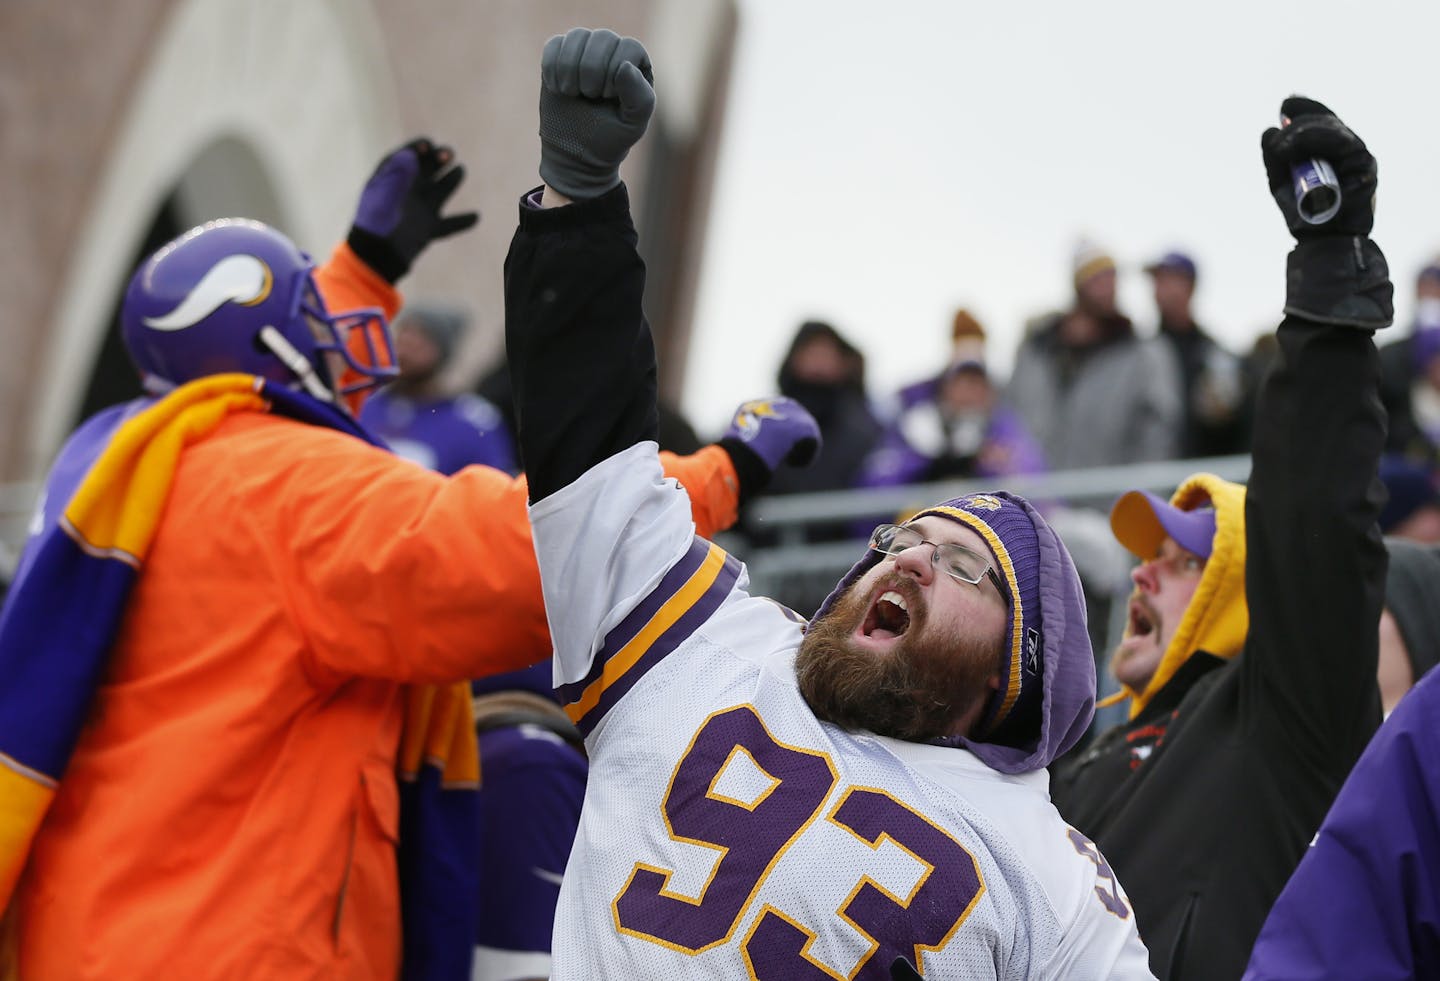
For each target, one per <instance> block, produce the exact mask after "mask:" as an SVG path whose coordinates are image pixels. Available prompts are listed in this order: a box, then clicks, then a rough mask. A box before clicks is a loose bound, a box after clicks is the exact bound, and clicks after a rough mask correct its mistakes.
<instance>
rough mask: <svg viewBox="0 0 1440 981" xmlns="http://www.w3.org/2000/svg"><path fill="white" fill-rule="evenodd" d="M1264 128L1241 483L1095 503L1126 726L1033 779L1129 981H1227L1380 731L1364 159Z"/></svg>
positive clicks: (1289, 131)
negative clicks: (1102, 524)
mask: <svg viewBox="0 0 1440 981" xmlns="http://www.w3.org/2000/svg"><path fill="white" fill-rule="evenodd" d="M1281 115H1282V116H1284V117H1288V118H1289V119H1291V120H1293V122H1291V123H1290V125H1289V126H1287V127H1286V128H1284V129H1271V130H1268V131H1266V133H1265V135H1264V137H1263V138H1262V141H1261V146H1262V154H1263V157H1264V160H1265V166H1266V171H1267V175H1268V177H1269V181H1270V188H1271V192H1272V195H1273V197H1274V198H1275V201H1276V203H1277V204H1278V205H1279V206H1280V209H1281V212H1282V214H1284V215H1285V217H1286V219H1287V224H1288V225H1289V227H1290V230H1291V232H1292V234H1294V235H1295V237H1296V240H1297V244H1296V246H1295V248H1294V250H1293V251H1292V252H1291V253H1290V258H1289V269H1288V276H1287V286H1288V291H1287V296H1286V304H1285V319H1284V321H1283V322H1282V323H1281V324H1280V326H1279V328H1278V330H1277V331H1276V338H1277V341H1278V345H1279V355H1278V361H1277V364H1276V366H1275V368H1274V370H1273V371H1272V372H1271V373H1270V375H1269V376H1268V378H1267V379H1266V381H1265V385H1264V388H1263V391H1262V393H1261V400H1260V413H1259V415H1258V416H1257V420H1256V427H1255V447H1254V459H1253V464H1252V470H1251V474H1250V480H1249V482H1248V487H1244V488H1242V487H1240V486H1239V485H1236V484H1231V483H1228V482H1226V481H1223V480H1219V479H1218V478H1216V477H1214V476H1212V475H1207V474H1199V475H1196V476H1194V477H1192V478H1190V479H1189V480H1187V481H1186V482H1185V483H1184V484H1182V485H1181V486H1180V488H1179V489H1178V490H1176V492H1175V494H1174V495H1173V496H1171V497H1170V498H1169V499H1168V500H1166V499H1165V498H1162V497H1158V496H1156V495H1154V494H1150V493H1145V492H1140V491H1135V492H1131V493H1129V494H1126V495H1124V496H1123V497H1121V498H1120V500H1119V501H1118V502H1117V503H1116V504H1115V507H1114V509H1113V510H1112V512H1111V516H1110V522H1111V527H1112V529H1113V531H1114V533H1115V537H1116V539H1117V540H1118V541H1119V542H1120V543H1121V544H1122V545H1124V546H1125V547H1126V548H1127V549H1128V550H1129V551H1130V552H1132V553H1133V554H1134V555H1135V557H1136V558H1137V559H1138V560H1139V561H1140V565H1139V566H1138V567H1137V568H1136V569H1135V570H1134V572H1133V573H1132V577H1131V578H1132V580H1133V582H1134V587H1135V588H1134V591H1133V593H1132V594H1131V599H1130V603H1129V620H1128V623H1127V626H1126V630H1125V636H1124V638H1123V639H1122V640H1121V642H1120V644H1119V646H1118V648H1117V649H1116V651H1115V653H1114V655H1113V657H1112V659H1111V670H1112V671H1113V673H1114V674H1115V676H1116V678H1117V679H1118V680H1119V681H1120V684H1121V692H1120V696H1119V698H1120V699H1121V700H1123V701H1126V702H1128V705H1129V720H1128V721H1127V722H1125V723H1123V724H1121V725H1118V726H1116V727H1114V728H1112V729H1110V730H1108V731H1106V732H1104V733H1102V734H1100V735H1099V736H1098V737H1096V739H1095V740H1094V742H1093V743H1092V744H1091V745H1090V746H1089V747H1087V748H1086V749H1085V750H1084V751H1082V752H1081V753H1079V754H1078V755H1076V756H1074V757H1072V758H1069V759H1067V760H1065V761H1062V762H1061V763H1060V764H1059V765H1057V766H1056V767H1055V768H1054V769H1055V773H1054V780H1053V783H1052V788H1051V793H1052V797H1053V799H1054V801H1055V806H1056V807H1057V808H1058V809H1059V811H1060V813H1061V815H1062V816H1064V817H1065V819H1066V820H1067V821H1069V822H1070V823H1071V824H1073V825H1074V826H1075V827H1076V828H1077V829H1079V830H1080V831H1081V832H1083V833H1085V834H1086V835H1089V836H1090V837H1091V838H1092V839H1094V841H1095V842H1096V843H1097V844H1098V845H1099V846H1100V848H1101V849H1102V850H1103V851H1104V852H1105V854H1106V855H1107V856H1108V857H1109V859H1110V861H1111V863H1112V865H1113V867H1114V869H1115V871H1116V873H1117V874H1118V875H1119V876H1120V878H1121V881H1123V882H1124V883H1125V884H1126V887H1127V888H1128V889H1129V890H1130V895H1131V898H1132V899H1133V901H1134V906H1135V917H1136V922H1137V924H1138V926H1139V928H1140V933H1141V935H1142V936H1143V937H1144V938H1145V942H1146V944H1147V945H1148V946H1149V948H1150V957H1151V960H1150V966H1151V968H1152V970H1154V971H1155V973H1156V975H1158V976H1159V977H1165V978H1171V977H1184V978H1185V979H1186V981H1195V979H1200V981H1206V979H1216V981H1219V979H1230V981H1233V979H1235V978H1238V977H1239V976H1240V974H1241V973H1242V971H1244V969H1245V963H1246V960H1247V959H1248V957H1249V956H1250V949H1251V946H1252V944H1253V943H1254V941H1255V937H1256V935H1257V934H1258V933H1259V931H1260V927H1261V925H1262V924H1263V923H1264V920H1265V916H1266V914H1267V913H1268V912H1269V909H1270V906H1271V904H1272V903H1274V901H1275V898H1276V897H1277V896H1278V895H1279V894H1280V890H1281V889H1282V888H1283V887H1284V885H1285V882H1286V880H1287V879H1288V878H1289V876H1290V874H1291V872H1293V871H1294V869H1295V866H1296V864H1297V863H1298V862H1299V861H1300V857H1301V855H1302V854H1304V851H1305V847H1306V845H1307V844H1308V843H1309V841H1310V838H1311V836H1312V835H1313V834H1314V832H1315V829H1316V828H1318V827H1319V826H1320V822H1321V820H1322V819H1323V818H1324V817H1325V812H1326V810H1327V809H1328V808H1329V806H1330V803H1331V801H1332V800H1333V799H1334V797H1335V794H1336V792H1337V791H1338V790H1339V788H1340V785H1341V783H1342V782H1343V781H1344V779H1345V776H1346V774H1347V773H1348V772H1349V770H1350V768H1351V767H1352V766H1353V765H1354V763H1355V761H1356V759H1358V758H1359V756H1360V753H1361V751H1362V750H1363V749H1364V748H1365V744H1366V742H1367V741H1368V740H1369V738H1370V736H1371V734H1372V733H1373V732H1374V730H1375V727H1376V725H1377V724H1378V723H1379V721H1380V711H1379V698H1378V692H1377V686H1376V675H1377V663H1378V637H1379V629H1380V611H1381V603H1382V599H1383V591H1384V585H1385V568H1386V551H1385V548H1384V546H1383V544H1382V542H1381V538H1380V531H1379V528H1378V525H1377V522H1378V519H1379V516H1380V503H1381V499H1382V495H1381V494H1380V487H1379V481H1378V478H1377V468H1378V464H1379V460H1380V455H1381V450H1382V447H1383V444H1384V439H1385V420H1384V415H1383V413H1382V412H1381V411H1380V405H1379V399H1378V398H1377V389H1378V382H1379V372H1378V368H1377V359H1376V355H1375V347H1374V342H1373V341H1372V335H1373V333H1374V331H1375V330H1376V329H1377V328H1380V327H1384V326H1386V325H1388V324H1389V322H1390V319H1391V315H1392V312H1393V310H1392V307H1391V287H1390V282H1389V279H1388V274H1387V271H1386V265H1385V259H1384V256H1383V255H1382V254H1381V252H1380V250H1379V248H1378V247H1377V246H1376V245H1375V244H1374V242H1373V241H1371V239H1370V238H1369V231H1370V227H1371V223H1372V221H1373V211H1372V207H1371V199H1372V197H1373V196H1374V190H1375V173H1376V170H1375V160H1374V158H1373V156H1371V154H1370V152H1369V151H1368V150H1367V149H1366V147H1365V144H1364V143H1363V142H1361V140H1360V139H1359V137H1357V136H1356V135H1355V134H1354V132H1353V131H1351V130H1350V129H1349V128H1348V127H1346V126H1345V125H1344V124H1343V123H1341V122H1340V120H1339V119H1337V118H1336V117H1335V115H1334V113H1332V112H1330V110H1329V109H1327V108H1326V107H1324V106H1323V105H1321V104H1320V103H1318V102H1314V101H1311V100H1308V99H1302V98H1299V97H1292V98H1290V99H1287V100H1285V102H1284V104H1283V105H1282V109H1281ZM1320 147H1324V150H1323V154H1324V156H1325V157H1326V159H1328V160H1330V161H1331V162H1332V164H1333V165H1334V166H1335V168H1336V171H1337V173H1339V174H1341V175H1342V176H1341V178H1340V180H1341V182H1342V185H1343V188H1344V197H1345V201H1346V204H1344V205H1342V207H1341V213H1340V215H1338V216H1336V218H1334V219H1333V220H1332V221H1333V222H1334V223H1335V224H1327V225H1322V226H1315V225H1311V224H1308V223H1307V222H1305V221H1304V220H1303V219H1301V218H1299V217H1298V215H1297V214H1296V212H1295V196H1294V190H1293V187H1292V183H1291V175H1290V167H1291V164H1292V162H1293V161H1295V160H1304V159H1308V158H1309V157H1311V156H1318V155H1320V154H1321V153H1322V151H1321V150H1320V149H1319V148H1320ZM1347 209H1348V210H1347ZM1284 976H1286V977H1296V976H1307V975H1284ZM1342 976H1345V977H1373V976H1375V975H1372V974H1368V973H1365V972H1360V973H1350V974H1345V975H1342Z"/></svg>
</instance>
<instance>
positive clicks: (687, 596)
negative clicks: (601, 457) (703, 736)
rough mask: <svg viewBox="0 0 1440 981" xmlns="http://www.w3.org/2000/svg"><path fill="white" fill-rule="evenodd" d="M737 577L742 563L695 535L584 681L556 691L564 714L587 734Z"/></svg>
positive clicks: (704, 615)
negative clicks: (683, 553)
mask: <svg viewBox="0 0 1440 981" xmlns="http://www.w3.org/2000/svg"><path fill="white" fill-rule="evenodd" d="M739 577H740V563H739V562H737V561H736V560H735V559H734V558H733V557H732V556H730V555H728V554H727V553H726V552H725V550H724V549H722V548H720V547H719V546H718V545H713V544H711V543H710V542H707V541H705V540H704V539H702V538H697V539H695V541H694V543H693V544H692V545H691V546H690V550H689V551H688V552H686V554H685V556H684V557H683V558H682V559H681V560H680V561H679V562H678V563H676V564H675V566H674V567H673V568H671V570H670V572H668V573H667V574H666V575H665V577H664V578H663V579H661V580H660V584H659V585H658V586H657V587H656V588H655V589H654V590H653V591H652V592H651V593H650V595H649V596H647V597H646V598H645V600H644V601H643V602H641V603H640V604H639V605H638V606H636V607H635V609H634V610H632V611H631V612H630V613H629V614H628V615H627V616H626V617H625V619H624V620H622V621H621V622H620V623H619V624H618V625H617V626H616V627H615V629H614V630H612V631H610V633H609V634H608V635H607V636H606V638H605V643H604V645H603V646H602V647H601V648H600V651H599V653H597V654H596V655H595V663H594V665H593V666H592V667H591V670H590V674H589V675H587V676H586V677H585V679H584V680H582V681H579V682H575V683H573V684H569V685H563V686H561V688H560V689H559V690H558V692H557V694H558V695H559V697H560V700H561V702H562V703H568V704H566V705H565V714H566V715H568V716H569V717H570V719H571V721H572V722H574V723H575V724H576V726H578V727H579V729H580V731H581V732H582V733H583V734H585V735H586V736H588V735H589V734H590V733H591V731H592V730H594V728H595V726H597V725H599V723H600V720H601V719H603V718H604V717H605V713H607V712H609V711H610V708H611V707H612V706H613V705H614V704H615V703H616V702H618V701H619V700H620V699H621V698H622V697H624V695H625V693H626V692H628V691H629V690H630V689H631V688H633V687H635V684H636V682H638V681H639V680H640V679H641V678H643V677H644V676H645V673H646V672H647V671H649V670H650V669H651V668H652V667H654V666H655V665H656V664H658V663H659V662H660V661H661V660H662V659H663V658H664V657H665V656H666V655H667V654H669V653H670V652H671V651H673V650H674V649H675V648H677V647H679V646H680V645H681V644H682V643H684V641H685V640H686V639H687V638H689V636H690V635H691V634H693V633H694V632H695V630H696V628H698V627H699V626H700V625H701V624H702V623H704V622H705V621H706V620H708V619H709V618H710V616H711V615H712V614H713V613H714V612H715V611H716V610H717V609H719V608H720V604H721V603H723V602H724V601H725V597H726V596H728V595H729V594H730V590H731V589H732V588H733V587H734V585H735V582H736V580H738V579H739Z"/></svg>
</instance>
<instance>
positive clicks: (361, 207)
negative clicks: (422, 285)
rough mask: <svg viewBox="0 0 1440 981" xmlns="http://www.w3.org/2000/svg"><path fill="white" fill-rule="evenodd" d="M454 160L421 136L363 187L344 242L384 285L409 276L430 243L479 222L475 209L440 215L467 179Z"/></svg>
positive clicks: (389, 156)
mask: <svg viewBox="0 0 1440 981" xmlns="http://www.w3.org/2000/svg"><path fill="white" fill-rule="evenodd" d="M454 160H455V153H454V151H453V150H451V149H450V148H449V147H448V146H436V145H435V144H434V143H433V142H431V141H430V140H428V139H425V138H424V137H421V138H419V139H415V140H411V141H410V142H409V143H406V144H405V145H404V146H402V147H400V148H399V149H398V150H395V151H393V152H391V153H389V154H387V155H386V156H385V158H384V159H383V160H381V161H380V165H379V166H378V167H376V168H375V172H374V173H373V174H371V175H370V180H368V181H367V182H366V183H365V188H364V190H362V191H361V192H360V203H359V204H358V205H357V206H356V208H355V222H354V224H352V225H351V226H350V234H349V235H348V236H347V237H346V241H347V242H348V243H349V244H350V248H351V249H352V250H354V252H355V254H356V255H358V256H359V257H360V258H361V259H362V260H363V261H364V262H365V264H366V265H367V266H369V267H370V268H371V269H373V270H375V271H376V272H377V273H379V274H380V275H381V276H383V277H384V278H385V280H386V282H389V283H392V284H393V283H395V282H396V281H398V280H399V279H400V277H401V276H404V275H405V274H406V273H407V272H409V271H410V266H411V264H412V263H413V262H414V261H415V257H416V256H418V255H419V254H420V253H421V252H422V251H423V250H424V249H425V246H427V245H429V244H430V243H431V242H433V241H435V240H436V239H438V238H446V237H448V236H450V235H454V234H455V233H456V232H463V231H464V230H465V229H467V228H470V227H471V226H473V225H474V224H475V223H476V222H477V221H479V220H480V216H479V215H478V214H476V213H475V212H473V211H463V212H460V213H459V214H454V215H441V214H440V209H442V208H444V207H445V202H446V201H448V200H449V199H450V195H452V194H454V193H455V189H456V188H457V187H459V186H460V182H461V181H462V180H464V179H465V168H464V167H463V166H462V165H460V164H455V166H453V167H452V166H450V165H451V164H452V163H453V162H454Z"/></svg>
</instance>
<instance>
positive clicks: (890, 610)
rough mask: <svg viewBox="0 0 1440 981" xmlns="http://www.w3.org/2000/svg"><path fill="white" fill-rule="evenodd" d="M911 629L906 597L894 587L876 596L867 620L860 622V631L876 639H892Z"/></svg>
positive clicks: (866, 616) (866, 617)
mask: <svg viewBox="0 0 1440 981" xmlns="http://www.w3.org/2000/svg"><path fill="white" fill-rule="evenodd" d="M909 629H910V610H909V607H908V606H907V605H906V603H905V597H903V596H901V595H900V594H899V593H897V592H896V591H895V590H893V589H887V590H886V591H885V592H883V593H881V594H880V595H879V596H878V597H876V598H875V602H874V603H872V604H871V605H870V612H869V613H867V614H866V615H865V621H864V622H863V623H862V624H860V633H861V634H863V635H864V636H866V637H873V638H875V639H876V640H892V639H894V638H896V637H901V636H904V634H905V631H907V630H909Z"/></svg>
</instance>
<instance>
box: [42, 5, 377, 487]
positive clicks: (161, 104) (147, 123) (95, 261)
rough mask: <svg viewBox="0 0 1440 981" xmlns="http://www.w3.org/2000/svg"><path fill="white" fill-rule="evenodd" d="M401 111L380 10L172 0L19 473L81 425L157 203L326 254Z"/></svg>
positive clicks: (62, 316)
mask: <svg viewBox="0 0 1440 981" xmlns="http://www.w3.org/2000/svg"><path fill="white" fill-rule="evenodd" d="M397 120H398V112H397V109H396V101H395V98H394V93H393V90H392V82H391V72H390V70H389V67H388V65H387V63H386V60H385V46H384V43H383V38H382V36H381V33H380V29H379V26H378V24H377V22H376V21H375V19H374V16H373V12H372V11H371V9H370V7H369V6H368V5H367V4H365V3H359V2H354V0H307V2H305V3H293V2H288V0H177V2H174V3H172V4H170V5H169V7H168V9H167V10H166V12H165V15H164V17H163V19H162V20H161V21H160V30H159V32H158V33H157V35H156V36H155V37H154V38H153V40H152V42H151V44H150V46H149V49H148V51H147V57H146V61H145V64H144V66H143V68H142V71H141V74H140V75H139V77H138V79H137V80H136V82H135V84H134V87H133V91H132V92H131V93H130V96H129V98H128V99H127V100H126V101H125V108H124V110H123V114H122V117H121V118H120V120H118V122H117V124H116V127H115V130H114V136H113V138H112V139H111V140H110V142H109V145H108V147H107V149H106V159H105V162H104V165H103V167H102V168H101V170H100V175H99V180H98V182H97V184H96V185H95V186H94V187H93V188H92V189H91V192H90V195H89V198H88V204H87V207H86V209H85V214H84V219H83V222H82V223H81V227H80V230H79V232H78V234H77V236H76V238H75V241H74V248H73V249H71V250H70V252H69V253H68V256H67V259H68V261H67V263H66V264H65V266H64V268H63V270H58V271H57V279H58V280H59V283H60V287H59V290H58V292H57V296H56V302H55V305H54V307H53V309H54V317H53V320H52V323H51V328H50V330H49V331H48V336H47V338H46V340H45V342H44V346H43V347H42V348H41V351H40V357H39V358H37V359H36V369H37V377H36V382H37V384H36V385H35V386H34V387H33V389H32V391H33V392H34V393H35V397H36V400H37V402H36V404H35V405H34V407H33V409H32V411H30V412H29V413H27V415H28V421H29V425H28V426H27V430H26V434H25V445H24V452H23V463H22V468H21V469H22V470H23V472H24V475H25V477H27V478H29V479H38V477H39V476H40V475H41V474H42V473H43V472H44V469H45V467H46V466H47V465H48V463H49V461H50V459H51V457H52V456H53V454H54V452H55V450H56V449H57V448H58V446H59V444H60V442H61V441H62V440H63V439H64V437H65V436H66V434H67V432H68V428H69V426H70V425H71V424H72V423H73V422H74V418H73V417H74V413H75V410H76V408H77V407H78V405H79V404H80V400H81V398H82V396H83V394H84V389H85V387H86V385H87V383H88V374H89V371H90V367H91V364H92V363H93V361H94V355H95V352H96V351H97V350H98V349H99V347H100V344H101V341H102V339H103V335H104V331H105V330H106V328H107V327H108V317H109V314H110V310H111V307H112V305H113V303H114V300H115V297H116V296H117V295H118V293H119V291H120V290H122V289H123V288H124V284H125V281H126V279H127V278H128V276H129V275H130V272H131V270H130V268H129V265H130V263H131V261H132V258H133V256H134V254H135V252H136V250H137V248H138V247H139V244H140V243H141V242H142V241H143V238H144V236H145V234H146V232H147V231H148V229H149V228H150V227H151V224H152V223H153V221H154V218H155V215H156V212H157V210H158V209H159V208H160V206H161V205H162V203H163V202H165V201H166V200H167V199H170V198H171V196H172V195H173V196H174V200H175V201H176V203H177V204H178V206H179V210H180V212H181V215H180V216H181V218H182V220H183V221H185V222H186V223H195V222H199V221H202V220H204V219H207V218H212V217H217V216H219V215H225V214H245V215H248V216H252V217H257V218H261V219H263V220H268V221H270V222H272V223H274V224H276V225H277V226H279V227H280V228H282V229H284V230H285V231H286V232H287V233H288V234H289V235H291V237H293V238H294V239H295V240H296V241H297V242H298V243H299V244H300V245H301V246H302V247H303V248H306V249H309V250H311V251H312V252H315V253H317V254H319V255H323V254H324V253H325V252H327V251H328V249H329V248H330V246H331V244H332V243H333V242H334V241H336V240H337V239H338V238H339V237H340V236H341V235H343V234H344V231H345V229H346V227H347V224H348V220H349V214H350V209H351V208H352V207H353V204H354V199H355V194H356V193H357V190H358V188H359V187H360V185H361V183H362V182H363V180H364V178H365V176H366V172H367V169H368V168H369V167H370V166H372V165H373V162H374V160H375V159H377V157H378V156H379V154H380V153H381V152H383V150H384V149H385V148H386V147H387V146H389V145H390V144H391V143H392V142H394V140H395V139H396V133H397V132H398V121H397Z"/></svg>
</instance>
